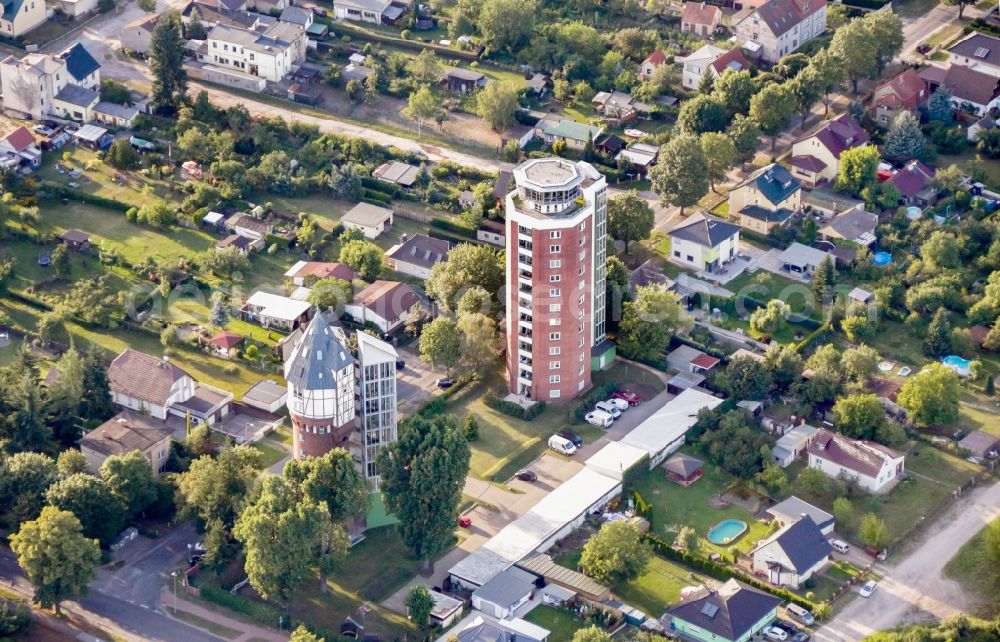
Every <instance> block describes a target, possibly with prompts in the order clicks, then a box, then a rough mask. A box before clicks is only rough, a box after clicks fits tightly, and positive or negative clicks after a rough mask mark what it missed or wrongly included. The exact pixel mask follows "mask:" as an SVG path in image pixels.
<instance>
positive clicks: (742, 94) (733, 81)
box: [712, 69, 756, 114]
mask: <svg viewBox="0 0 1000 642" xmlns="http://www.w3.org/2000/svg"><path fill="white" fill-rule="evenodd" d="M755 91H756V88H755V87H754V84H753V78H751V77H750V71H749V70H747V69H742V70H740V71H733V70H732V69H726V70H725V71H724V72H723V73H722V75H721V76H719V77H718V78H717V79H716V81H715V85H714V86H713V87H712V96H713V97H715V99H716V100H718V101H719V102H720V103H722V106H723V107H725V108H726V111H727V112H729V113H730V114H746V113H747V111H749V109H750V97H751V96H753V94H754V92H755Z"/></svg>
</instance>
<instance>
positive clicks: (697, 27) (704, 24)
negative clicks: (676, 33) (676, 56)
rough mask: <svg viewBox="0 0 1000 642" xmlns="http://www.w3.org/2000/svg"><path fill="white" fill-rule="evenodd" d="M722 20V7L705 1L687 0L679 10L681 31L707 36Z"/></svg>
mask: <svg viewBox="0 0 1000 642" xmlns="http://www.w3.org/2000/svg"><path fill="white" fill-rule="evenodd" d="M721 20H722V9H720V8H719V7H717V6H715V5H714V4H707V3H705V2H687V3H685V4H684V10H683V11H682V12H681V31H682V32H684V33H690V34H694V35H696V36H703V37H708V36H711V35H712V34H714V33H715V30H716V29H718V28H719V22H720V21H721Z"/></svg>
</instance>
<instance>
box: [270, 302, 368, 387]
mask: <svg viewBox="0 0 1000 642" xmlns="http://www.w3.org/2000/svg"><path fill="white" fill-rule="evenodd" d="M352 365H354V357H352V356H351V353H350V351H349V350H348V349H347V348H346V347H345V346H344V344H343V343H341V342H340V339H339V338H338V337H337V335H336V333H334V330H333V328H332V327H330V324H329V323H328V322H327V320H326V318H325V317H324V316H323V315H322V314H317V315H316V316H315V317H313V319H312V321H310V322H309V326H308V327H307V328H306V330H305V332H304V333H303V335H302V340H301V341H299V344H298V345H297V346H295V351H294V352H293V353H292V356H291V358H289V360H288V363H286V364H285V380H286V381H288V383H289V385H291V386H294V387H295V388H298V389H302V390H328V389H331V388H334V387H336V383H335V382H336V373H337V372H338V371H340V370H343V369H344V368H347V367H350V366H352Z"/></svg>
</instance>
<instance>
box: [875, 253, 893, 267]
mask: <svg viewBox="0 0 1000 642" xmlns="http://www.w3.org/2000/svg"><path fill="white" fill-rule="evenodd" d="M872 263H874V264H875V265H889V264H890V263H892V255H891V254H889V253H888V252H876V253H875V254H873V255H872Z"/></svg>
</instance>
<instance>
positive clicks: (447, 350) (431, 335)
mask: <svg viewBox="0 0 1000 642" xmlns="http://www.w3.org/2000/svg"><path fill="white" fill-rule="evenodd" d="M461 356H462V344H461V336H460V335H459V332H458V324H456V323H455V322H454V321H452V320H451V319H449V318H448V317H438V318H436V319H434V320H433V321H431V322H430V323H428V324H427V325H426V326H424V330H423V332H421V333H420V358H421V359H422V360H423V361H426V362H427V363H429V364H431V365H432V366H434V367H435V368H445V370H447V372H448V374H451V369H452V368H454V367H455V366H456V365H458V360H459V358H460V357H461Z"/></svg>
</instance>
